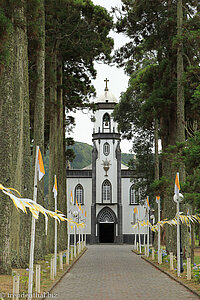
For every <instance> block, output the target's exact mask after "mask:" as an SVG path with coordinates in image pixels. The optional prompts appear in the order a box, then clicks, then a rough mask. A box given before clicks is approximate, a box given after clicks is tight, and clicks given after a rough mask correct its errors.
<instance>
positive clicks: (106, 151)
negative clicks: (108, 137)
mask: <svg viewBox="0 0 200 300" xmlns="http://www.w3.org/2000/svg"><path fill="white" fill-rule="evenodd" d="M109 153H110V145H109V144H108V143H104V144H103V154H104V155H105V156H108V154H109Z"/></svg>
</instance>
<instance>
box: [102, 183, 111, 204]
mask: <svg viewBox="0 0 200 300" xmlns="http://www.w3.org/2000/svg"><path fill="white" fill-rule="evenodd" d="M105 182H109V185H110V202H109V203H108V202H103V187H104V183H105ZM101 202H102V204H104V205H106V204H110V203H112V184H111V182H110V180H108V179H105V180H104V181H103V183H102V186H101Z"/></svg>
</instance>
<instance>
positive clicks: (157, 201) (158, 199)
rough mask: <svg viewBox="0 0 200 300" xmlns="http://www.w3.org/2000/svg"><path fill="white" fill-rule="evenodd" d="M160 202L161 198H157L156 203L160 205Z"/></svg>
mask: <svg viewBox="0 0 200 300" xmlns="http://www.w3.org/2000/svg"><path fill="white" fill-rule="evenodd" d="M159 201H160V196H156V203H157V204H158V203H159Z"/></svg>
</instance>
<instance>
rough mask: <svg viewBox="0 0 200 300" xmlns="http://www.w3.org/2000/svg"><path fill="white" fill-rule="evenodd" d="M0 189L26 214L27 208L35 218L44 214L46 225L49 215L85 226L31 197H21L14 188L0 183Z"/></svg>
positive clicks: (78, 225)
mask: <svg viewBox="0 0 200 300" xmlns="http://www.w3.org/2000/svg"><path fill="white" fill-rule="evenodd" d="M0 190H1V191H2V192H3V193H4V194H6V195H7V196H9V197H10V198H11V200H12V201H13V203H14V205H15V207H16V208H17V209H20V210H22V211H23V212H24V213H26V214H27V209H29V210H30V212H31V213H32V215H33V217H34V218H35V219H38V218H39V213H41V214H43V215H44V216H45V221H46V225H47V221H48V216H50V217H52V218H54V219H56V220H57V221H58V222H59V223H60V221H66V222H69V223H71V224H75V225H76V226H77V227H82V228H84V227H85V224H84V223H77V222H75V221H73V220H72V219H68V218H66V217H65V215H64V214H63V213H62V212H60V211H59V210H57V211H56V212H54V211H51V210H48V209H46V208H44V207H43V206H42V205H40V204H38V203H36V202H34V201H33V200H31V199H28V198H21V195H20V193H19V192H18V191H17V190H16V189H13V188H5V187H4V186H3V185H2V184H0ZM16 194H17V195H19V196H20V197H19V196H16Z"/></svg>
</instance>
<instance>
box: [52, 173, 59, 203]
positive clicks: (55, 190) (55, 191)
mask: <svg viewBox="0 0 200 300" xmlns="http://www.w3.org/2000/svg"><path fill="white" fill-rule="evenodd" d="M53 193H54V198H56V197H57V195H58V187H57V179H56V175H55V178H54V186H53Z"/></svg>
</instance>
